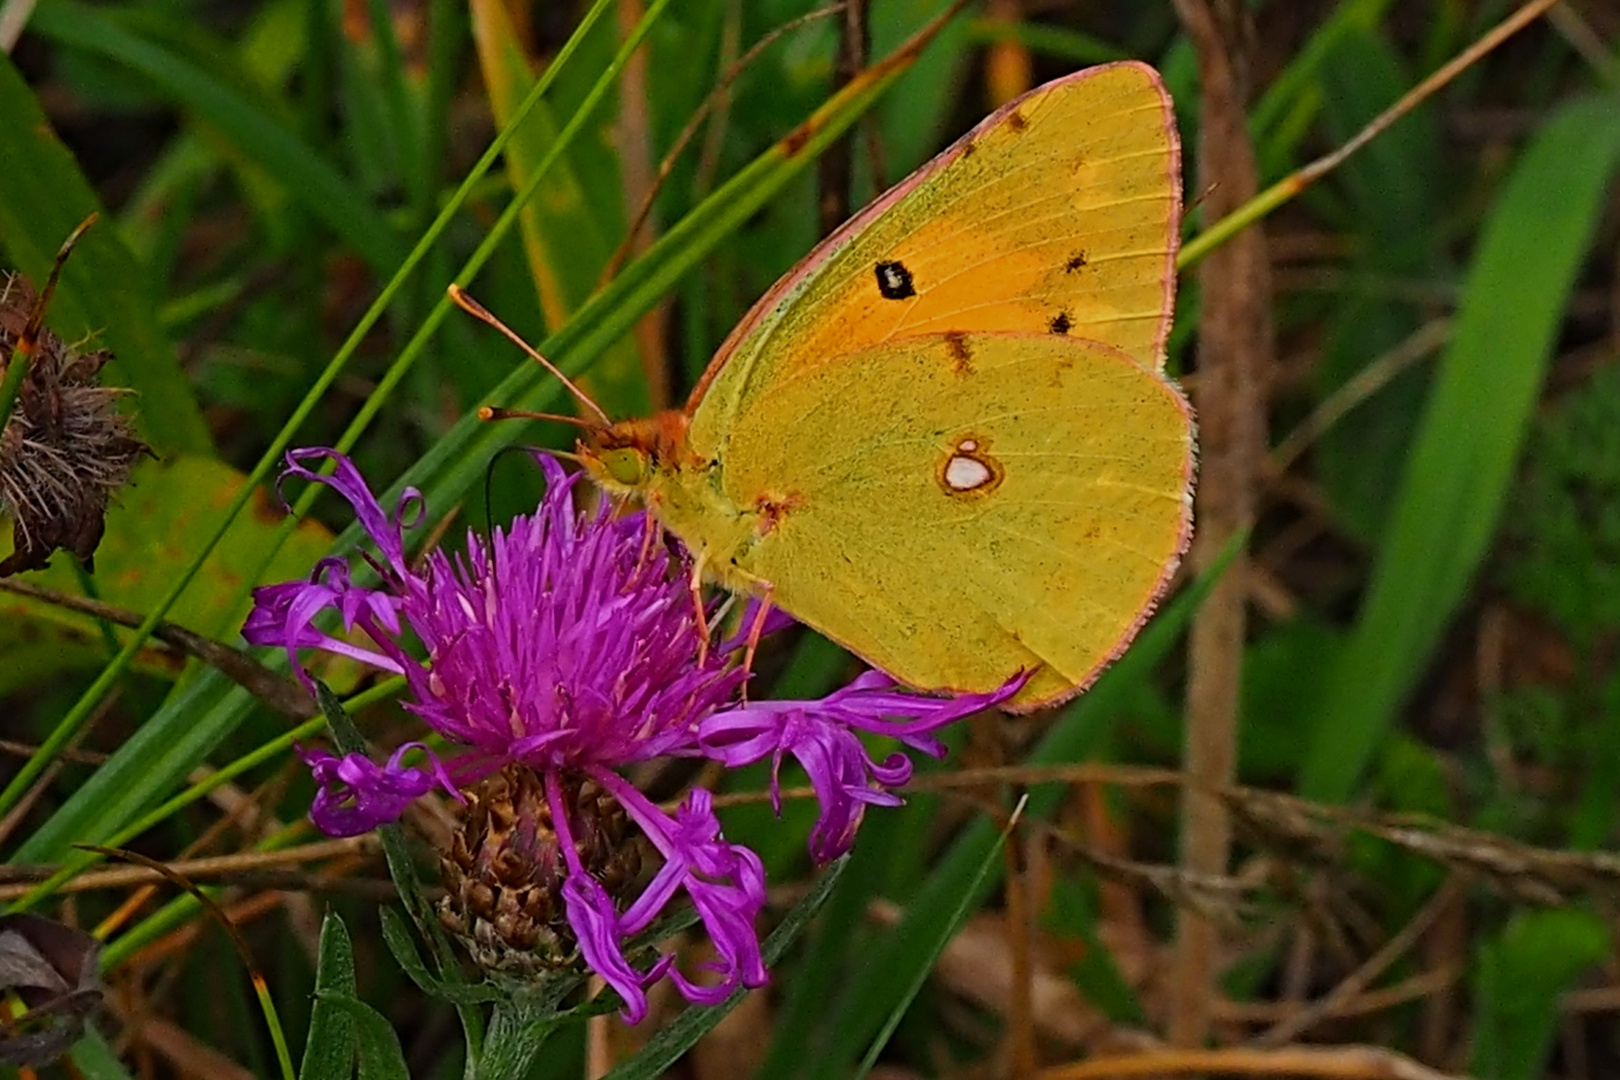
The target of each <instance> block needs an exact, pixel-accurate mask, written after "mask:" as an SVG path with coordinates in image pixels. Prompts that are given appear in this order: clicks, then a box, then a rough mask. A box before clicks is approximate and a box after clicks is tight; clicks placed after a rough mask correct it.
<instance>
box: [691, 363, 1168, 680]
mask: <svg viewBox="0 0 1620 1080" xmlns="http://www.w3.org/2000/svg"><path fill="white" fill-rule="evenodd" d="M852 387H859V393H858V394H853V393H851V392H850V389H851V388H852ZM869 402H881V403H882V407H881V408H880V409H871V408H868V407H867V403H869ZM752 405H753V407H751V408H745V409H744V410H743V411H742V412H741V413H740V414H739V415H738V416H737V418H736V421H735V424H734V425H733V428H732V430H731V433H730V439H729V447H728V451H729V452H728V454H727V456H726V460H725V462H724V465H723V468H722V469H721V471H720V477H719V482H720V484H721V487H722V489H723V492H724V494H725V495H726V496H727V497H728V499H729V500H731V501H732V502H733V503H734V504H735V505H738V506H770V507H777V508H780V510H781V513H780V517H779V520H777V521H776V523H775V525H774V526H773V527H772V528H770V529H769V530H768V531H767V532H766V533H765V534H764V535H763V536H761V537H760V538H759V539H758V541H757V542H756V543H754V544H753V545H752V547H751V548H750V549H749V550H748V552H747V554H746V555H745V556H744V557H743V558H742V559H739V561H738V563H737V566H738V569H740V570H741V571H743V572H744V573H745V574H747V575H751V576H753V577H755V578H758V579H762V580H765V581H769V582H770V583H771V584H772V586H773V588H774V598H775V600H776V602H777V603H779V604H781V605H782V606H783V607H784V608H785V609H786V610H788V611H789V612H791V613H793V614H794V615H795V616H796V617H797V618H799V619H800V620H802V621H804V622H806V623H808V624H809V625H811V626H813V627H815V628H816V629H818V630H820V631H822V632H823V633H825V634H826V635H828V636H829V637H831V638H833V639H835V640H837V641H839V642H840V643H842V644H843V645H845V646H846V647H848V648H850V649H851V650H852V651H854V652H856V653H858V654H859V655H861V656H863V657H864V658H865V659H867V660H868V661H870V662H871V663H873V664H875V665H876V666H878V667H880V668H882V669H883V670H885V671H888V672H889V673H891V674H893V675H895V676H897V677H898V678H900V679H902V680H903V681H905V682H908V683H911V684H913V685H917V686H926V687H930V688H935V689H951V690H957V691H966V690H972V691H983V690H990V689H994V688H995V687H997V686H999V685H1001V684H1002V683H1003V682H1005V681H1006V680H1007V679H1008V678H1009V677H1011V676H1012V675H1013V674H1015V673H1016V672H1018V671H1020V670H1025V669H1038V671H1037V674H1036V675H1035V677H1034V679H1033V681H1032V682H1031V684H1030V685H1029V686H1028V687H1026V688H1025V690H1024V692H1023V693H1021V694H1020V696H1019V698H1018V699H1017V702H1016V704H1018V705H1021V706H1025V707H1033V706H1034V705H1037V704H1043V703H1047V702H1049V701H1053V700H1059V699H1061V698H1064V697H1067V696H1069V695H1070V694H1072V693H1074V692H1075V691H1076V690H1078V689H1080V688H1081V687H1082V686H1084V685H1085V684H1086V683H1088V682H1089V681H1090V680H1091V678H1092V677H1093V676H1094V675H1095V673H1096V672H1097V671H1098V670H1100V669H1101V667H1102V666H1103V665H1104V664H1105V663H1106V662H1107V661H1108V660H1109V659H1111V658H1112V656H1113V655H1114V653H1115V652H1116V651H1117V650H1118V648H1120V647H1121V644H1122V642H1123V641H1125V640H1127V639H1128V637H1129V635H1130V633H1131V632H1132V631H1133V630H1134V628H1135V627H1136V626H1137V625H1139V623H1140V621H1141V620H1142V619H1144V618H1145V617H1146V613H1147V611H1148V610H1149V609H1150V608H1151V605H1152V603H1153V601H1154V600H1155V598H1156V597H1157V596H1158V595H1159V593H1160V592H1161V590H1162V589H1163V588H1164V587H1165V585H1166V583H1167V581H1168V578H1169V575H1170V573H1171V572H1172V570H1173V569H1174V567H1175V564H1176V561H1177V559H1178V558H1179V556H1180V553H1181V551H1182V549H1183V548H1184V546H1185V544H1186V541H1187V537H1188V532H1189V505H1188V484H1189V479H1190V475H1191V471H1192V464H1193V463H1192V445H1191V437H1190V417H1189V413H1188V410H1187V406H1186V403H1185V401H1184V400H1183V399H1182V397H1181V395H1180V393H1179V391H1177V390H1176V389H1175V387H1174V386H1173V385H1172V384H1171V383H1170V382H1169V381H1168V380H1167V379H1165V378H1164V377H1163V376H1161V375H1159V374H1158V373H1156V372H1152V371H1149V370H1147V369H1145V368H1143V367H1141V366H1140V365H1139V364H1137V363H1136V362H1135V361H1134V360H1132V359H1131V358H1130V357H1128V356H1126V355H1125V354H1124V353H1122V352H1120V351H1119V350H1117V349H1113V348H1110V347H1108V346H1105V345H1101V344H1097V343H1092V342H1084V341H1076V340H1074V339H1071V338H1066V337H1060V336H1054V335H1050V334H1041V335H1029V334H1014V333H984V334H960V333H956V332H952V333H949V334H933V335H926V336H922V337H914V338H906V339H901V340H895V341H890V342H886V343H884V344H881V345H877V346H874V347H872V348H869V349H866V350H863V351H861V352H857V353H852V354H846V355H844V356H840V357H834V358H830V359H827V360H824V361H822V362H821V363H818V364H805V365H799V366H798V367H796V368H795V370H794V371H793V372H791V373H789V374H785V375H783V376H782V377H780V378H778V379H776V380H775V381H774V382H773V385H772V389H771V394H770V396H769V397H768V398H765V397H761V398H759V399H757V400H756V401H755V402H753V403H752ZM784 416H791V417H794V418H795V422H794V423H791V424H784V423H783V422H782V417H784Z"/></svg>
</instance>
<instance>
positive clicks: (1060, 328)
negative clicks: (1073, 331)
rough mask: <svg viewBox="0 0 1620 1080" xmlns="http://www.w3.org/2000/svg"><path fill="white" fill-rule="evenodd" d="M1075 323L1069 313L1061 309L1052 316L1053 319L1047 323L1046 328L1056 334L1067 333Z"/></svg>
mask: <svg viewBox="0 0 1620 1080" xmlns="http://www.w3.org/2000/svg"><path fill="white" fill-rule="evenodd" d="M1073 325H1074V323H1073V322H1071V321H1070V320H1069V313H1068V312H1067V311H1060V312H1058V313H1057V314H1056V315H1054V316H1052V321H1051V322H1049V323H1047V324H1046V328H1047V329H1048V330H1050V331H1051V332H1052V333H1054V334H1067V333H1068V332H1069V328H1070V327H1071V326H1073Z"/></svg>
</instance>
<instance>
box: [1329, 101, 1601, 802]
mask: <svg viewBox="0 0 1620 1080" xmlns="http://www.w3.org/2000/svg"><path fill="white" fill-rule="evenodd" d="M1617 162H1620V103H1617V101H1616V99H1614V98H1612V97H1604V98H1592V99H1586V100H1581V101H1576V102H1574V103H1572V104H1569V105H1566V106H1564V107H1563V108H1562V109H1561V110H1560V111H1559V112H1558V113H1556V114H1555V115H1554V116H1553V117H1552V118H1551V119H1550V120H1549V121H1548V122H1547V124H1546V125H1545V126H1544V127H1543V128H1542V129H1541V130H1540V131H1539V132H1538V133H1537V135H1536V136H1535V138H1534V139H1533V140H1532V141H1531V143H1530V144H1529V145H1528V146H1527V147H1526V148H1525V150H1524V153H1523V155H1522V156H1521V158H1520V160H1519V162H1518V164H1517V166H1516V167H1515V168H1514V170H1513V173H1512V175H1511V177H1510V178H1509V180H1508V181H1507V183H1506V185H1505V187H1504V188H1503V190H1502V193H1501V195H1500V197H1499V198H1498V200H1497V202H1496V205H1495V206H1494V207H1493V209H1492V211H1491V214H1490V219H1489V221H1488V223H1487V224H1486V227H1485V231H1484V235H1483V237H1482V239H1481V241H1480V244H1479V248H1478V251H1477V253H1476V255H1475V258H1474V265H1473V268H1472V271H1471V272H1470V274H1469V278H1468V283H1467V289H1466V292H1465V295H1464V298H1463V303H1462V308H1461V310H1460V311H1459V313H1458V316H1457V324H1456V331H1455V333H1454V335H1453V337H1452V340H1451V345H1450V347H1449V348H1448V349H1447V350H1446V353H1445V355H1444V357H1443V358H1442V359H1441V361H1440V369H1439V372H1438V377H1437V380H1436V383H1435V387H1434V390H1433V392H1432V394H1431V395H1430V398H1429V401H1428V405H1427V407H1426V409H1425V411H1424V415H1423V421H1422V427H1421V428H1420V430H1419V431H1418V434H1417V437H1416V440H1415V441H1414V443H1413V447H1412V452H1411V456H1410V457H1409V458H1408V459H1407V464H1406V470H1405V474H1404V476H1403V477H1402V480H1401V485H1400V490H1399V492H1398V494H1397V495H1396V498H1395V506H1394V510H1393V512H1392V516H1391V519H1390V523H1389V526H1388V528H1387V530H1386V532H1385V539H1384V543H1383V545H1382V547H1381V548H1380V550H1379V552H1378V559H1377V564H1376V566H1375V567H1374V569H1373V572H1372V577H1371V581H1370V584H1369V586H1368V590H1367V595H1366V600H1365V601H1364V603H1363V606H1362V610H1361V615H1360V617H1359V619H1358V621H1357V624H1356V627H1355V630H1354V632H1353V634H1352V636H1351V640H1350V641H1349V642H1348V644H1347V646H1346V649H1345V652H1344V654H1343V655H1342V656H1341V658H1340V660H1339V663H1338V664H1337V665H1336V667H1335V670H1334V673H1333V675H1332V676H1330V677H1329V679H1328V680H1327V686H1326V688H1325V691H1324V695H1325V696H1324V698H1323V700H1322V702H1321V704H1320V706H1319V709H1318V714H1317V716H1316V717H1315V725H1314V726H1315V728H1316V735H1315V738H1314V741H1313V744H1312V747H1311V750H1310V753H1309V756H1308V758H1307V759H1306V762H1305V764H1304V768H1303V773H1302V776H1301V780H1300V789H1301V791H1302V793H1303V794H1304V795H1305V796H1306V797H1308V798H1314V799H1322V800H1327V801H1342V800H1343V799H1345V798H1347V797H1349V795H1350V794H1351V792H1352V791H1353V790H1354V789H1355V786H1356V783H1357V781H1358V780H1359V778H1360V776H1361V773H1362V770H1363V769H1364V768H1365V766H1366V764H1367V762H1368V760H1369V759H1370V758H1371V756H1372V754H1373V752H1374V750H1375V749H1376V747H1377V746H1378V744H1379V741H1380V739H1381V738H1382V736H1383V734H1384V733H1385V732H1386V731H1387V730H1388V729H1389V726H1390V724H1391V723H1392V722H1393V719H1394V716H1395V714H1396V711H1397V710H1398V709H1399V708H1400V705H1401V703H1402V701H1404V700H1405V698H1406V696H1407V694H1408V693H1409V692H1410V691H1411V689H1412V687H1413V685H1414V684H1415V683H1416V681H1417V679H1418V676H1419V675H1420V674H1421V673H1422V672H1423V670H1424V668H1425V667H1426V666H1427V663H1428V659H1429V655H1430V653H1431V652H1432V651H1433V649H1434V647H1435V644H1436V643H1437V642H1438V641H1439V638H1440V634H1441V631H1442V630H1443V629H1444V628H1445V625H1446V623H1447V622H1448V621H1449V619H1450V617H1451V615H1452V613H1453V612H1454V611H1455V610H1456V608H1457V605H1458V604H1459V603H1461V601H1462V599H1463V595H1464V592H1465V590H1466V589H1467V587H1468V584H1469V582H1470V581H1471V580H1472V578H1473V576H1474V573H1475V571H1476V570H1477V569H1478V567H1479V564H1480V560H1481V559H1482V558H1483V557H1484V555H1485V550H1486V547H1487V545H1488V544H1489V543H1490V539H1491V537H1492V535H1494V533H1495V531H1496V526H1497V519H1498V516H1499V513H1500V510H1501V506H1502V500H1503V497H1504V495H1505V494H1506V491H1507V486H1508V484H1509V482H1510V480H1511V479H1512V474H1513V466H1514V462H1515V460H1516V459H1517V456H1518V451H1519V445H1520V443H1521V441H1522V439H1523V436H1524V433H1525V428H1526V425H1527V423H1528V421H1529V419H1530V416H1531V413H1532V410H1533V409H1534V408H1535V404H1536V401H1537V399H1538V396H1539V393H1540V389H1541V382H1542V376H1543V374H1544V373H1545V371H1546V367H1547V362H1548V359H1549V357H1550V355H1551V351H1552V347H1553V344H1554V342H1555V340H1556V335H1557V332H1558V328H1559V326H1560V324H1561V323H1562V321H1563V316H1564V308H1565V305H1566V303H1567V301H1568V297H1569V292H1570V289H1571V287H1572V285H1573V282H1574V278H1575V274H1576V272H1577V271H1578V270H1579V269H1580V266H1581V262H1582V260H1583V259H1584V257H1585V255H1586V250H1587V245H1588V243H1589V238H1590V236H1591V232H1592V229H1593V227H1594V226H1595V224H1596V222H1597V217H1598V214H1599V213H1600V212H1601V210H1602V208H1603V205H1604V196H1605V195H1606V193H1607V191H1608V189H1609V183H1610V177H1611V175H1612V173H1613V171H1614V169H1615V165H1616V163H1617Z"/></svg>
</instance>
